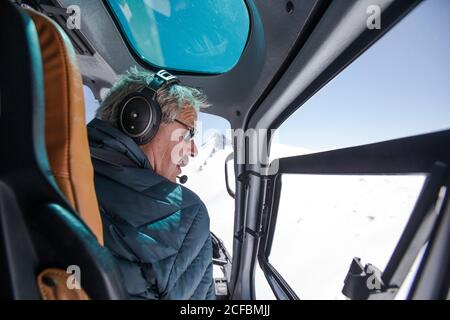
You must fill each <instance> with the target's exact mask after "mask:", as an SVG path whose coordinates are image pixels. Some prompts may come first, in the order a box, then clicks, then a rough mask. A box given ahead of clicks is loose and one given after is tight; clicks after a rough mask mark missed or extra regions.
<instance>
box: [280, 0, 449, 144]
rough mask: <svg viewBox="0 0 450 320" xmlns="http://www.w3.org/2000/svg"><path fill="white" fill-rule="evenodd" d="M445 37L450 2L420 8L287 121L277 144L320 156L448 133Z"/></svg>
mask: <svg viewBox="0 0 450 320" xmlns="http://www.w3.org/2000/svg"><path fill="white" fill-rule="evenodd" d="M381 27H383V20H382V17H381ZM449 31H450V1H448V0H428V1H425V2H424V3H422V4H421V5H419V6H418V7H417V8H416V9H414V10H413V11H412V12H411V13H410V14H409V15H408V16H406V17H405V18H404V19H403V20H402V21H400V22H399V23H398V24H397V25H396V26H395V27H394V28H392V29H391V30H390V31H389V32H388V33H387V34H386V35H385V36H384V37H382V38H381V39H380V40H379V41H378V42H376V43H375V44H374V45H373V46H372V47H370V48H369V49H368V50H367V51H366V52H365V53H364V54H362V55H361V56H360V57H359V58H358V59H357V60H355V61H354V62H353V63H352V64H351V65H349V66H348V67H347V68H346V69H344V70H343V71H342V72H341V73H340V74H339V75H338V76H337V77H336V78H335V79H333V80H332V81H330V82H329V83H328V84H327V85H326V86H325V87H323V88H322V89H321V90H320V91H319V92H317V93H316V94H315V95H314V96H313V97H312V98H311V99H310V100H309V101H307V102H306V103H305V104H304V105H303V106H302V107H301V108H300V109H298V110H297V111H296V112H295V113H294V114H293V115H292V116H291V117H290V118H288V120H287V121H285V123H283V124H282V126H281V127H280V129H279V142H280V143H282V144H287V145H291V146H297V147H303V148H307V149H310V150H326V149H334V148H337V147H346V146H354V145H360V144H366V143H371V142H377V141H383V140H389V139H394V138H400V137H405V136H409V135H415V134H421V133H427V132H433V131H439V130H443V129H449V128H450V36H449Z"/></svg>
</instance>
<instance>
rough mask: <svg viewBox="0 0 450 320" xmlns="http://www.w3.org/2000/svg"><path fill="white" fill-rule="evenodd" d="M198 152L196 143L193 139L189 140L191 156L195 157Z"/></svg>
mask: <svg viewBox="0 0 450 320" xmlns="http://www.w3.org/2000/svg"><path fill="white" fill-rule="evenodd" d="M197 154H198V150H197V145H196V144H195V141H194V139H192V140H191V157H196V156H197Z"/></svg>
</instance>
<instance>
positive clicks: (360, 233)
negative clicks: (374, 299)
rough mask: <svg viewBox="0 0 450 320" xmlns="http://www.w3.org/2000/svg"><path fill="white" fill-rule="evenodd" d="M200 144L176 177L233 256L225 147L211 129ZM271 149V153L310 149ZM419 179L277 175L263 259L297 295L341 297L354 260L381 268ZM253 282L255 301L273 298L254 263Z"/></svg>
mask: <svg viewBox="0 0 450 320" xmlns="http://www.w3.org/2000/svg"><path fill="white" fill-rule="evenodd" d="M206 141H207V142H206V143H205V144H204V145H202V146H200V148H199V151H200V152H199V156H198V157H197V158H194V159H192V160H191V163H190V165H189V166H188V167H187V168H186V169H185V171H184V172H183V174H187V175H188V177H189V180H188V182H187V183H186V186H187V187H188V188H190V189H192V190H193V191H194V192H196V193H197V194H198V195H199V196H200V198H201V199H202V200H203V201H204V202H205V203H206V205H207V207H208V211H209V214H210V217H211V230H212V231H213V232H214V233H216V234H217V235H218V236H219V237H220V238H221V239H222V240H223V242H224V244H225V246H226V247H227V249H228V251H229V252H230V253H232V252H231V251H232V240H233V220H234V200H233V199H232V198H231V197H230V196H229V195H228V194H227V191H226V188H225V178H224V161H225V158H226V156H227V155H228V154H229V153H231V152H232V147H231V145H230V143H229V141H226V139H225V140H224V139H223V137H222V136H220V135H218V134H215V135H212V136H211V137H210V138H209V139H207V140H206ZM272 148H273V149H272V150H273V151H274V152H273V154H275V155H276V156H277V157H280V156H292V155H299V154H305V153H310V152H311V151H310V150H306V149H301V148H294V147H288V146H283V145H274V146H273V147H272ZM423 181H424V177H423V176H319V175H315V176H314V175H285V176H283V179H282V195H281V201H280V208H279V215H278V222H277V227H276V231H275V237H274V241H273V247H272V252H271V256H270V258H269V261H270V262H271V263H272V264H273V266H274V267H275V268H276V269H277V270H278V271H279V272H280V273H281V275H282V276H283V277H284V278H285V280H286V281H287V282H288V283H289V284H290V285H291V287H292V288H293V289H294V290H295V291H296V293H297V294H298V295H299V297H300V298H301V299H344V298H345V297H344V296H343V295H342V294H341V290H342V286H343V281H344V278H345V276H346V274H347V271H348V268H349V266H350V263H351V261H352V259H353V257H360V258H362V262H363V263H372V264H373V265H375V266H377V267H378V268H380V269H381V270H383V269H384V268H385V265H386V263H387V261H388V260H389V257H390V255H391V253H392V251H393V249H394V247H395V245H396V243H397V241H398V239H399V237H400V235H401V232H402V230H403V228H404V226H405V224H406V222H407V219H408V217H409V215H410V213H411V211H412V208H413V206H414V203H415V201H416V200H417V196H418V194H419V192H420V189H421V187H422V184H423ZM255 286H256V293H257V298H258V299H273V298H274V296H273V293H272V292H271V289H270V287H269V286H268V284H267V282H266V279H265V277H264V275H263V273H262V272H261V271H260V268H259V267H257V273H256V276H255ZM405 286H406V285H405Z"/></svg>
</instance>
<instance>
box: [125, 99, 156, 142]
mask: <svg viewBox="0 0 450 320" xmlns="http://www.w3.org/2000/svg"><path fill="white" fill-rule="evenodd" d="M146 93H147V94H146ZM146 93H144V92H134V93H131V94H129V95H128V96H126V97H125V98H124V99H123V102H122V103H121V106H120V109H119V127H120V129H121V130H122V132H123V133H125V134H126V135H127V136H128V137H130V138H132V139H133V140H134V141H135V142H136V143H137V144H138V145H142V144H146V143H148V142H149V141H150V140H151V139H152V138H153V137H154V136H155V135H156V132H158V129H159V125H160V122H161V108H160V107H159V105H158V103H157V102H156V101H154V100H153V99H152V98H153V97H152V95H149V94H148V92H146Z"/></svg>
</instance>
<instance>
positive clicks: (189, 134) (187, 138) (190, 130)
mask: <svg viewBox="0 0 450 320" xmlns="http://www.w3.org/2000/svg"><path fill="white" fill-rule="evenodd" d="M175 121H176V122H178V123H179V124H181V125H183V126H184V127H185V128H186V129H187V130H188V131H187V132H186V134H185V135H184V137H183V140H184V141H186V142H189V141H191V140H192V139H194V137H195V134H196V133H197V130H196V129H195V128H194V127H191V126H189V125H187V124H186V123H184V122H183V121H180V120H178V119H175Z"/></svg>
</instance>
